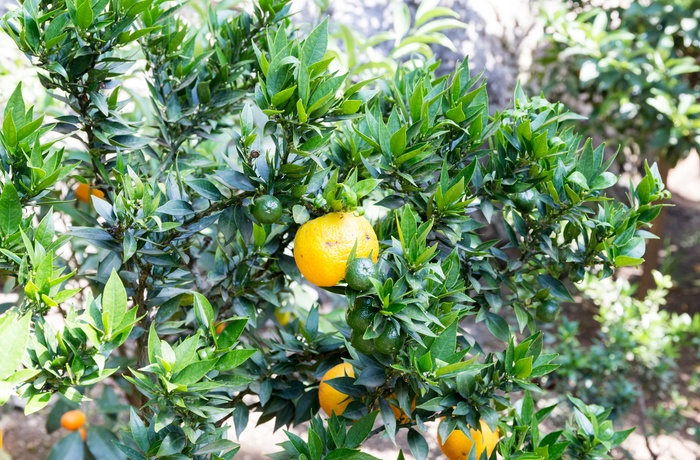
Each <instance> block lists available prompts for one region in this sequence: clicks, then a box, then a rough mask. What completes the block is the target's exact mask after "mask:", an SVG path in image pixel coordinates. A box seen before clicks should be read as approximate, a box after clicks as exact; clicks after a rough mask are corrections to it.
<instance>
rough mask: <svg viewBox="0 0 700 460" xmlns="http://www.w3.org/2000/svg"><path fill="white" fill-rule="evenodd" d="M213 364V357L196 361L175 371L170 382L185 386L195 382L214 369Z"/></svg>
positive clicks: (214, 361)
mask: <svg viewBox="0 0 700 460" xmlns="http://www.w3.org/2000/svg"><path fill="white" fill-rule="evenodd" d="M215 364H216V360H215V359H207V360H204V361H196V362H194V363H192V364H190V365H189V366H187V367H186V368H184V369H183V370H182V371H180V372H179V373H177V374H176V375H175V376H174V377H173V380H172V382H173V383H177V384H179V385H185V386H187V385H192V384H194V383H197V382H199V381H200V380H202V379H203V378H204V376H205V375H207V374H208V373H209V372H211V371H212V369H214V365H215Z"/></svg>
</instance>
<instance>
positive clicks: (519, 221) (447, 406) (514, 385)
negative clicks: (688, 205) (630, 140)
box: [0, 0, 663, 460]
mask: <svg viewBox="0 0 700 460" xmlns="http://www.w3.org/2000/svg"><path fill="white" fill-rule="evenodd" d="M250 6H251V8H250V9H249V10H248V11H244V10H241V9H235V10H232V11H229V10H224V9H220V10H217V9H214V8H212V9H210V10H208V12H207V15H206V17H203V18H201V19H202V21H203V22H204V25H203V26H202V27H201V28H200V27H198V26H195V25H193V24H192V23H191V21H186V20H185V19H183V18H184V16H183V10H182V5H179V4H176V3H175V2H170V1H165V0H98V1H95V2H92V1H91V0H76V1H72V0H68V1H65V2H64V1H61V0H59V1H56V2H52V3H51V4H47V3H46V2H41V1H39V0H26V1H24V2H23V3H22V5H21V7H20V8H18V9H17V10H15V11H14V12H11V13H9V14H8V15H7V16H6V17H5V19H4V29H5V31H6V32H7V33H9V34H10V35H11V36H12V37H13V39H14V40H15V42H16V44H17V46H18V47H19V48H20V49H21V50H22V51H23V52H24V53H26V55H27V56H28V57H29V58H30V59H31V61H32V63H33V64H34V65H35V66H36V67H37V68H38V69H39V74H40V75H41V76H40V78H41V82H42V84H43V85H44V87H45V88H46V89H47V91H49V92H50V93H51V94H52V95H53V96H54V97H55V98H57V99H59V100H60V101H62V102H63V103H65V114H64V115H62V116H60V117H58V118H56V119H51V120H45V119H44V117H43V116H42V115H38V116H37V114H35V113H34V111H33V108H32V107H26V106H25V103H24V100H23V97H22V92H21V86H18V87H17V90H16V91H15V93H14V94H13V96H12V98H11V100H10V101H9V103H8V104H7V107H6V109H5V111H4V119H3V123H2V134H1V135H0V166H1V169H0V172H1V174H2V176H1V178H0V182H1V183H2V192H1V194H0V216H2V218H0V236H1V239H0V243H1V245H0V269H1V270H2V274H3V276H7V277H10V278H11V280H12V281H11V282H12V283H14V286H15V287H16V289H15V290H16V291H17V292H19V293H21V299H20V301H18V302H17V304H16V305H14V306H12V307H11V308H9V309H8V310H7V311H6V312H5V313H4V314H3V315H2V316H1V317H0V344H1V345H2V347H3V349H4V351H5V353H6V355H5V356H6V357H7V358H6V359H3V361H2V362H0V379H2V380H0V382H1V383H0V389H1V390H2V391H1V392H0V394H2V401H3V402H6V401H7V400H8V398H9V397H10V395H12V394H17V395H19V396H20V397H22V398H23V399H25V400H26V401H27V404H26V412H27V413H32V412H35V411H38V410H41V409H43V408H44V407H45V406H46V405H47V404H48V403H49V400H50V398H51V397H52V396H53V395H55V394H57V393H58V394H61V395H63V397H64V399H63V400H62V404H63V406H56V407H59V408H60V410H65V409H67V408H69V407H72V406H74V405H76V404H79V403H81V402H84V401H85V400H86V398H87V394H88V393H89V389H90V388H91V387H93V386H94V385H95V384H97V383H98V382H101V381H104V380H105V379H107V378H110V379H111V381H113V382H115V383H116V384H118V385H119V386H120V391H121V392H123V395H124V397H125V398H126V399H127V400H128V401H129V403H130V405H131V408H130V409H129V412H130V416H129V423H128V430H119V431H120V432H119V433H118V434H119V437H118V438H117V437H116V435H115V434H112V432H111V431H109V430H107V429H105V428H102V427H90V428H89V429H88V431H87V446H88V448H89V451H90V454H89V455H92V456H94V457H96V458H101V459H103V458H123V457H124V455H126V456H128V458H133V459H145V458H153V457H156V458H170V459H180V458H181V459H185V458H190V459H191V458H196V459H204V458H211V459H220V458H225V459H228V458H232V457H233V455H234V454H235V452H236V451H237V449H238V447H237V446H236V445H235V444H234V443H233V442H232V441H230V440H229V439H228V437H227V431H228V429H229V426H230V424H231V423H233V426H234V428H235V431H236V433H237V434H240V433H241V432H242V431H243V430H244V429H245V428H246V426H247V424H248V419H249V413H250V411H257V412H260V413H261V418H260V420H261V421H262V422H265V421H268V420H274V424H275V428H281V427H283V426H290V425H298V424H300V423H302V422H305V421H309V420H311V424H310V430H309V434H308V440H307V441H305V440H303V439H301V438H299V437H297V436H295V435H293V434H290V435H289V441H288V442H286V443H285V444H284V445H283V446H282V448H283V451H282V452H280V453H278V454H276V458H309V459H313V460H316V459H321V458H326V459H332V458H357V459H361V458H370V456H368V455H366V454H363V453H361V452H360V450H359V449H360V448H361V445H362V442H363V441H364V440H365V439H366V438H367V437H368V436H370V435H376V434H379V433H386V435H387V436H388V437H389V438H390V439H392V440H394V439H395V436H396V434H397V433H398V432H399V430H407V436H408V443H409V446H410V449H411V452H412V453H413V455H414V456H415V457H416V458H419V459H423V458H426V456H427V454H428V452H427V449H428V447H427V443H426V441H425V439H424V437H423V436H424V434H425V433H426V431H427V429H426V427H425V422H428V421H431V420H437V419H440V418H443V417H444V418H445V421H444V422H443V423H442V424H441V425H440V435H441V437H442V438H443V439H446V438H447V437H448V435H449V434H450V432H452V431H453V430H454V429H460V430H462V431H464V432H465V433H468V432H469V427H474V428H478V427H479V426H480V420H483V421H485V422H486V423H487V424H488V426H489V427H490V428H491V429H492V430H495V429H496V427H498V428H499V432H500V433H501V434H503V438H502V439H501V441H500V444H499V447H498V451H499V452H500V455H502V456H503V457H504V458H506V459H510V458H532V459H534V458H543V459H556V458H600V457H603V456H605V454H606V453H607V452H609V451H610V450H611V449H612V448H614V447H615V446H617V445H618V444H619V443H620V442H622V441H623V440H624V439H625V437H626V436H627V434H629V431H625V432H615V431H614V430H613V429H612V423H611V422H610V421H609V420H607V419H608V416H609V414H610V410H609V409H608V410H604V409H602V408H600V407H598V406H586V405H585V404H584V403H583V402H582V401H580V400H578V399H575V398H572V402H573V404H574V406H575V417H573V418H572V419H571V421H570V422H569V423H567V424H566V426H565V428H563V429H561V430H557V431H554V432H551V433H548V434H546V435H545V434H544V433H542V432H541V431H540V427H539V426H540V424H541V423H542V422H543V421H544V420H545V419H546V418H547V416H548V415H549V414H550V413H551V411H552V410H553V407H545V408H540V409H539V410H537V408H536V407H535V404H534V402H533V399H532V397H531V394H530V393H531V392H541V391H542V389H541V388H540V387H539V386H538V383H539V382H540V379H541V378H542V377H543V376H545V375H547V374H549V373H550V372H552V371H553V370H554V369H555V368H556V367H557V365H556V364H555V361H554V360H555V357H556V356H555V355H554V354H547V353H542V348H543V334H542V332H541V331H540V330H539V326H540V324H539V323H538V322H537V321H536V316H537V312H538V310H542V309H541V308H540V306H541V305H543V304H546V305H547V309H545V310H544V311H546V313H547V315H550V316H549V317H548V318H550V319H553V318H554V317H556V313H557V311H558V302H567V301H568V302H570V301H572V300H573V299H572V297H571V295H570V294H569V292H568V290H567V288H566V286H565V284H564V283H563V282H562V280H564V279H566V278H567V277H568V278H569V279H571V280H574V281H578V280H580V279H582V277H583V275H584V273H585V272H586V270H587V269H589V268H591V267H596V268H597V269H598V270H599V272H600V273H601V274H602V276H608V275H610V274H611V273H612V272H613V270H614V269H615V268H616V267H620V266H627V265H637V264H639V263H640V262H641V261H642V256H643V254H644V247H645V238H648V237H649V236H650V234H649V233H648V232H647V231H645V230H644V228H645V227H647V226H648V225H649V223H650V222H651V221H652V219H653V218H654V217H655V216H656V215H657V214H658V212H659V205H658V204H655V201H656V200H658V199H659V198H660V197H661V195H662V194H663V183H662V181H661V179H660V177H659V174H658V171H657V169H656V167H655V166H652V167H651V168H649V167H647V168H646V173H647V174H646V176H645V178H644V180H642V181H641V182H640V183H639V185H638V186H636V187H634V188H633V189H631V190H630V202H629V204H627V205H625V204H622V203H619V202H615V201H613V200H610V199H608V198H606V197H605V189H607V188H609V187H611V186H612V185H614V184H615V182H616V181H617V178H616V176H615V175H614V174H612V173H610V172H608V171H607V169H608V167H609V165H610V163H611V161H612V159H611V160H608V161H604V159H603V147H602V146H598V147H594V146H593V145H592V142H591V141H590V140H588V141H583V139H582V137H581V136H580V135H577V134H576V132H575V131H574V128H573V126H572V125H571V121H572V120H577V119H579V118H580V117H578V116H576V115H574V114H572V113H570V112H567V111H566V110H565V109H564V107H563V106H562V105H561V104H558V103H550V102H548V101H546V100H545V99H543V98H540V97H537V98H528V97H527V96H526V95H525V94H524V92H523V91H522V90H521V89H520V88H519V87H518V88H516V90H515V94H514V106H513V107H511V108H510V109H508V110H504V111H495V114H494V115H489V113H490V112H489V106H488V98H487V94H486V87H485V83H484V81H483V80H482V79H481V76H480V75H471V72H470V69H469V67H468V64H467V62H466V61H465V62H464V63H462V64H460V65H459V66H458V67H457V68H456V69H454V71H452V72H451V73H449V74H447V75H444V76H436V73H435V72H436V70H437V69H438V63H434V62H431V61H420V62H417V61H412V63H411V65H397V67H396V71H395V73H394V74H393V75H392V76H391V77H390V78H381V79H367V80H358V81H352V80H348V78H347V75H344V74H340V73H337V72H333V71H331V70H329V69H330V66H331V64H332V61H333V58H332V57H327V53H326V50H327V46H328V27H329V24H328V22H327V21H323V22H321V23H320V24H317V25H316V26H315V27H314V28H313V29H312V30H310V31H309V32H308V33H301V32H300V31H299V30H297V29H296V28H295V27H294V26H293V25H292V24H291V23H290V21H289V19H288V12H289V4H288V1H287V0H259V1H258V3H256V4H255V5H250ZM438 12H440V10H438ZM425 14H434V11H431V12H426V13H425ZM438 16H439V15H438ZM434 17H435V16H434V15H433V16H431V17H429V18H428V20H430V19H431V18H434ZM420 20H421V18H418V19H417V21H420ZM128 73H130V74H132V75H136V76H137V77H138V78H135V79H130V80H128V79H126V77H125V75H126V74H128ZM134 81H145V84H146V85H147V88H144V89H145V90H146V91H147V92H148V97H149V100H150V107H149V106H145V105H140V104H136V102H138V101H139V98H138V96H137V95H135V93H136V92H137V90H134V89H133V88H131V87H129V85H128V84H129V83H133V82H134ZM132 93H134V94H133V95H132ZM77 183H83V184H88V185H89V186H90V187H92V188H93V189H92V193H93V194H92V196H90V195H87V194H86V196H89V197H90V202H89V203H87V204H86V203H81V202H80V201H78V202H76V201H75V200H74V198H76V197H78V195H77V193H76V191H77V190H74V188H75V186H76V184H77ZM66 186H67V187H66ZM270 196H272V197H275V198H276V199H277V200H279V202H280V204H281V205H282V213H281V215H279V214H277V211H276V209H278V207H277V205H276V204H275V205H274V206H273V208H274V209H273V210H272V212H264V211H265V210H264V209H263V210H261V209H259V208H258V209H257V210H256V201H257V200H265V201H267V202H268V203H273V204H274V202H272V201H270ZM78 198H79V197H78ZM340 210H343V211H348V212H355V213H357V214H358V215H362V214H363V213H365V212H366V213H367V215H368V216H371V217H372V221H373V223H374V229H375V231H376V234H377V236H378V239H379V241H380V243H381V245H380V254H379V261H378V264H377V271H376V277H371V278H370V282H371V286H369V287H368V289H367V290H365V291H357V290H355V289H352V288H350V287H348V286H346V285H344V284H341V285H338V286H335V287H331V288H328V289H327V291H326V292H325V293H324V294H323V298H329V299H331V300H330V301H324V302H322V301H320V300H319V297H318V295H317V291H315V290H312V289H311V288H310V287H309V286H308V284H304V283H303V282H302V279H301V277H300V275H299V271H298V269H297V267H296V265H295V263H294V260H293V258H292V250H293V248H292V245H291V243H292V241H293V240H294V236H295V233H296V231H297V230H298V228H299V226H300V225H302V224H304V223H305V222H307V221H309V220H310V219H312V218H314V217H317V216H320V215H323V214H326V213H329V212H333V211H340ZM61 222H68V223H69V225H70V228H69V229H68V230H65V229H63V228H59V225H58V223H61ZM498 228H503V229H504V234H503V236H502V237H499V236H497V235H498V233H497V229H498ZM78 280H79V281H80V282H81V283H82V284H80V283H78V282H77V281H78ZM88 284H89V287H85V288H83V286H86V285H88ZM358 297H359V298H369V299H371V302H372V305H373V306H374V307H375V312H374V315H373V316H372V317H371V321H370V325H369V327H367V329H366V331H365V332H364V334H363V337H362V338H363V339H365V340H369V339H375V338H377V337H379V336H380V334H382V332H383V331H384V330H385V329H387V328H393V330H395V331H396V332H397V333H398V336H399V337H400V338H401V340H402V344H403V345H404V346H401V347H397V348H398V349H397V351H396V352H393V353H380V352H367V353H359V352H358V351H357V350H356V349H355V348H354V347H353V346H352V345H351V344H350V343H349V340H350V328H349V327H348V325H347V323H346V322H345V319H344V313H345V305H346V304H348V305H351V304H353V303H354V302H355V300H356V299H357V298H358ZM56 312H59V313H61V314H62V315H63V321H61V322H60V324H59V325H56V322H54V321H52V320H51V316H52V315H53V314H54V313H56ZM286 312H292V313H293V317H294V319H293V320H292V321H291V322H289V323H287V321H286V320H285V321H281V320H280V318H281V316H280V315H279V314H280V313H286ZM276 313H277V315H276ZM541 319H542V318H541ZM509 321H510V322H509ZM220 323H224V324H225V325H226V326H225V327H224V328H223V330H222V329H221V328H220V327H219V326H220ZM282 323H287V324H282ZM476 325H485V328H484V331H486V330H488V332H489V333H490V334H492V335H493V336H494V338H495V339H497V340H498V341H499V343H500V344H501V347H500V349H499V350H497V351H495V352H488V350H485V349H482V347H481V346H480V345H479V343H478V342H477V341H476V340H475V338H474V337H473V336H472V335H471V334H470V332H468V331H467V329H465V327H467V326H468V327H469V328H470V330H473V329H472V328H473V327H475V326H476ZM375 343H376V341H375ZM468 355H469V356H468ZM341 360H346V361H349V362H350V363H352V365H353V367H354V369H355V376H356V379H355V380H354V382H353V380H352V379H350V378H348V377H342V378H338V379H334V380H331V381H330V385H332V386H333V387H334V388H336V389H338V390H341V391H342V392H343V393H345V394H347V395H349V396H350V397H351V398H352V402H351V403H350V404H349V406H348V409H347V410H346V411H345V412H344V413H343V415H342V417H341V418H338V417H337V416H334V417H332V418H331V419H329V420H324V419H322V418H320V417H317V415H316V414H317V413H318V411H319V402H318V396H317V393H318V382H319V379H320V377H321V376H322V375H323V374H324V373H325V372H326V371H327V370H328V369H329V368H331V367H332V366H334V365H336V364H338V363H339V362H341ZM104 398H106V399H107V400H110V399H111V398H112V396H110V394H109V392H108V393H106V396H104ZM66 401H70V402H66ZM412 401H416V404H415V406H412ZM392 405H393V406H395V407H398V408H400V410H401V411H403V412H404V414H406V417H396V416H395V415H394V412H393V410H392ZM397 419H398V420H397ZM351 420H357V421H356V422H355V423H354V424H352V426H351V427H350V428H349V429H348V426H347V425H348V421H351ZM375 422H377V423H375ZM117 426H118V425H117ZM83 455H88V454H86V453H85V452H84V449H83V448H82V440H81V438H80V436H79V435H78V433H74V434H71V435H70V436H68V437H66V438H65V439H64V440H63V441H61V443H60V444H59V445H58V446H57V448H56V449H55V450H54V453H53V454H52V458H56V459H58V458H71V459H78V458H82V457H81V456H83ZM87 458H89V457H87Z"/></svg>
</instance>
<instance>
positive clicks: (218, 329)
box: [216, 323, 226, 334]
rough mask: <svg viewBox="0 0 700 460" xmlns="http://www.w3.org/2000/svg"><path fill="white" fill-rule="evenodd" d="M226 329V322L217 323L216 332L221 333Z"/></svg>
mask: <svg viewBox="0 0 700 460" xmlns="http://www.w3.org/2000/svg"><path fill="white" fill-rule="evenodd" d="M224 329H226V323H219V324H217V325H216V333H217V334H221V333H222V332H224Z"/></svg>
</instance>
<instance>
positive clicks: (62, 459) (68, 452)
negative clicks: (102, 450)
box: [47, 431, 123, 460]
mask: <svg viewBox="0 0 700 460" xmlns="http://www.w3.org/2000/svg"><path fill="white" fill-rule="evenodd" d="M84 458H85V446H84V444H83V440H82V438H81V437H80V433H78V432H77V431H74V432H73V433H71V434H69V435H68V436H66V437H65V438H63V439H61V440H60V441H58V442H57V443H56V445H55V446H53V449H51V453H50V454H49V458H48V459H47V460H83V459H84ZM97 458H100V457H97ZM122 458H123V457H122Z"/></svg>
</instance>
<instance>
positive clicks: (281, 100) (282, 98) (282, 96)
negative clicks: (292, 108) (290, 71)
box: [271, 85, 297, 107]
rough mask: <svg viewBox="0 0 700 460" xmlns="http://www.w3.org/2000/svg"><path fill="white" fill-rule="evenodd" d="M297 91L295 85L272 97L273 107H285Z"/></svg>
mask: <svg viewBox="0 0 700 460" xmlns="http://www.w3.org/2000/svg"><path fill="white" fill-rule="evenodd" d="M296 89H297V86H296V85H294V86H292V87H290V88H287V89H284V90H282V91H280V92H279V93H277V94H275V95H274V96H272V101H271V102H272V105H274V106H275V107H280V106H282V105H284V104H285V103H286V102H287V101H288V100H289V98H290V97H292V95H293V94H294V91H296Z"/></svg>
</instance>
